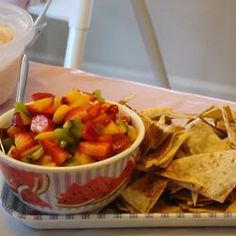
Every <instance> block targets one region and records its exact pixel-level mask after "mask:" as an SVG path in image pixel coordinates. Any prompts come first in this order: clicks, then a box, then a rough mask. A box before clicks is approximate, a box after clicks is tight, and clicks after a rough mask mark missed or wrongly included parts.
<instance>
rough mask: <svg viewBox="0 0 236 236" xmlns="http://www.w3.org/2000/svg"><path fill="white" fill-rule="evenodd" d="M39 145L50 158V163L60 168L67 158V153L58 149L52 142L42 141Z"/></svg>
mask: <svg viewBox="0 0 236 236" xmlns="http://www.w3.org/2000/svg"><path fill="white" fill-rule="evenodd" d="M40 143H41V145H42V146H43V149H44V151H45V153H46V154H48V155H50V156H51V157H52V161H53V162H55V163H56V164H57V166H61V165H62V164H63V163H64V162H65V160H66V159H67V158H68V157H69V152H67V151H66V150H65V149H63V148H61V147H59V146H58V145H57V144H56V143H54V142H53V141H49V140H46V139H43V140H41V141H40Z"/></svg>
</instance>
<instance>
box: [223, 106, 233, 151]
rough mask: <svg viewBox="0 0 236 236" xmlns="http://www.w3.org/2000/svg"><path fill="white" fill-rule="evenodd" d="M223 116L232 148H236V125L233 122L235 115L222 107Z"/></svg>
mask: <svg viewBox="0 0 236 236" xmlns="http://www.w3.org/2000/svg"><path fill="white" fill-rule="evenodd" d="M220 109H221V111H222V116H223V120H224V124H225V128H226V131H227V134H228V139H229V142H230V144H231V146H232V147H236V123H235V122H234V120H233V115H232V113H231V112H230V111H229V108H228V107H227V106H226V107H221V108H220Z"/></svg>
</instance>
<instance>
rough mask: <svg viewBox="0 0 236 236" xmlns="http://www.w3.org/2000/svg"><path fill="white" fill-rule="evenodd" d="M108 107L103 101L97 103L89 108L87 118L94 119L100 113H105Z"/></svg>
mask: <svg viewBox="0 0 236 236" xmlns="http://www.w3.org/2000/svg"><path fill="white" fill-rule="evenodd" d="M105 109H107V108H106V107H104V106H103V104H101V103H97V104H95V105H93V106H91V107H89V108H88V115H87V117H86V120H93V119H95V118H96V117H97V116H99V115H100V114H102V113H104V111H105Z"/></svg>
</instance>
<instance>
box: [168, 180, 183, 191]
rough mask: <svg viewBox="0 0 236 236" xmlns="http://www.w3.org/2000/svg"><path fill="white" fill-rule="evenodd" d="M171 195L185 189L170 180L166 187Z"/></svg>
mask: <svg viewBox="0 0 236 236" xmlns="http://www.w3.org/2000/svg"><path fill="white" fill-rule="evenodd" d="M166 188H167V189H168V191H169V193H170V194H174V193H176V192H178V191H180V190H182V189H183V187H181V186H180V185H178V184H177V183H176V182H175V181H172V180H169V181H168V184H167V186H166Z"/></svg>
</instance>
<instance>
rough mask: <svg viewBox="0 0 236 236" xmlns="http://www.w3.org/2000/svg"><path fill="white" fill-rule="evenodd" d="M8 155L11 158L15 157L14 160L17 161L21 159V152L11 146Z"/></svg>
mask: <svg viewBox="0 0 236 236" xmlns="http://www.w3.org/2000/svg"><path fill="white" fill-rule="evenodd" d="M7 155H9V156H10V157H13V158H14V159H17V160H20V159H21V151H20V150H19V149H18V148H17V147H15V146H11V148H10V150H9V151H8V153H7Z"/></svg>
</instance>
